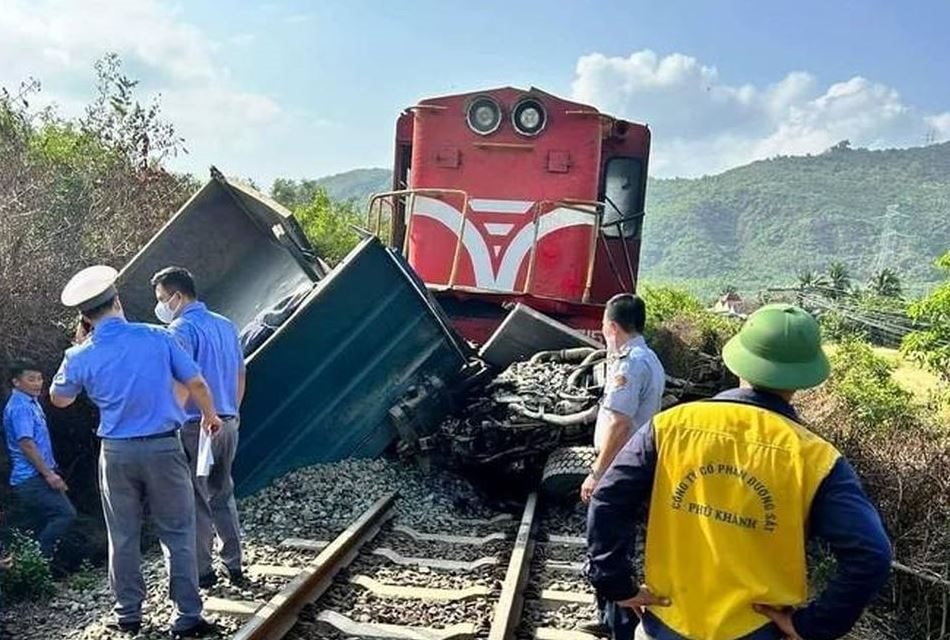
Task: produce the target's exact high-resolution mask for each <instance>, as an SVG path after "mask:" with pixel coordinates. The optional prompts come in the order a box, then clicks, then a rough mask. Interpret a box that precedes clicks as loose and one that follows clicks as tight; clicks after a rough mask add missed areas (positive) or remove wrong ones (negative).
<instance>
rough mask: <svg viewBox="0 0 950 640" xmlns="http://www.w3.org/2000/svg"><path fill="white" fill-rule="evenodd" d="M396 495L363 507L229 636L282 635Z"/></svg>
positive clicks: (374, 529) (273, 638) (373, 529)
mask: <svg viewBox="0 0 950 640" xmlns="http://www.w3.org/2000/svg"><path fill="white" fill-rule="evenodd" d="M396 496H397V494H396V493H391V494H389V495H387V496H385V497H383V498H380V499H379V500H378V501H377V502H376V503H375V504H373V506H371V507H370V508H369V509H367V510H366V512H365V513H363V515H361V516H360V517H359V518H358V519H357V520H356V521H354V522H353V524H351V525H350V526H349V527H347V528H346V530H345V531H344V532H343V533H341V534H340V535H339V536H337V537H336V538H335V539H334V540H333V541H332V542H331V543H330V544H329V545H328V546H327V547H326V549H324V550H323V551H322V552H321V553H320V555H318V556H317V557H316V558H315V559H314V560H313V561H312V562H311V563H310V564H308V565H307V566H306V567H304V569H303V570H301V572H300V573H299V574H297V577H295V578H294V579H293V580H291V582H290V583H289V584H288V585H287V586H285V587H284V588H283V589H281V591H280V592H279V593H278V594H277V595H275V596H274V597H273V598H271V599H270V601H269V602H268V603H267V604H266V605H264V606H263V607H261V608H260V609H259V610H258V611H257V613H255V614H254V617H253V618H251V619H250V620H248V621H247V623H246V624H245V625H244V626H243V627H241V629H239V630H238V631H237V633H235V634H234V635H233V636H231V638H232V640H280V639H281V638H283V637H284V636H285V635H286V634H287V632H288V631H289V630H290V629H291V628H292V627H293V626H294V624H296V622H297V617H298V616H299V614H300V611H301V610H302V609H303V608H304V607H305V606H306V605H308V604H310V603H312V602H314V601H316V600H317V599H318V598H319V597H320V596H322V595H323V594H324V592H326V590H327V589H328V588H329V586H330V584H331V583H332V582H333V578H334V576H335V575H336V574H337V572H339V571H340V569H342V568H343V567H345V566H346V565H348V564H349V563H350V562H352V561H353V558H355V557H356V554H357V553H358V552H359V550H360V547H362V546H363V545H364V544H366V543H367V542H369V541H370V540H371V539H372V538H373V537H374V536H375V535H376V534H377V533H378V532H379V529H380V527H381V526H382V525H383V523H384V522H386V520H388V519H389V518H391V517H392V515H393V505H394V504H395V502H396Z"/></svg>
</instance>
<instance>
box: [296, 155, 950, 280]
mask: <svg viewBox="0 0 950 640" xmlns="http://www.w3.org/2000/svg"><path fill="white" fill-rule="evenodd" d="M656 144H657V146H659V145H661V144H662V141H661V140H658V141H657V142H656ZM314 182H319V186H323V187H324V188H326V189H327V192H328V193H329V195H330V196H331V197H332V198H335V199H336V198H344V199H346V198H355V199H357V200H358V201H360V202H362V201H364V200H365V199H366V198H367V197H368V195H369V194H370V193H372V192H374V191H380V190H385V189H388V185H389V173H388V172H387V171H386V170H384V169H372V170H368V169H359V170H356V171H351V172H348V173H343V174H339V175H336V176H331V177H328V178H323V179H321V180H319V181H314ZM948 247H950V143H945V144H940V145H933V146H929V147H920V148H914V149H899V150H887V151H869V150H866V149H851V148H850V147H849V146H848V145H847V144H846V143H842V144H839V145H837V146H836V147H834V148H833V149H830V150H829V151H827V152H825V153H823V154H820V155H817V156H806V157H781V158H775V159H772V160H764V161H761V162H755V163H752V164H750V165H746V166H743V167H739V168H737V169H733V170H730V171H727V172H725V173H722V174H719V175H715V176H707V177H704V178H698V179H689V180H686V179H675V180H651V181H650V184H649V187H648V191H647V216H646V222H645V226H644V243H643V254H642V261H641V266H642V269H643V273H644V276H645V277H646V279H648V280H650V281H660V282H680V283H684V282H685V283H691V284H694V285H699V286H701V287H702V288H703V289H705V290H707V291H708V290H711V289H717V290H718V289H720V288H721V287H723V286H725V285H733V286H736V287H738V288H739V289H741V290H747V291H748V290H757V289H759V288H762V287H766V286H772V285H776V284H788V285H793V284H795V281H796V279H797V277H798V275H799V274H800V273H802V272H804V271H808V270H823V269H825V268H826V267H827V265H828V264H829V263H831V262H833V261H841V262H843V263H844V264H845V265H847V267H848V268H849V269H850V271H851V274H852V277H853V278H854V280H855V281H857V282H865V281H867V280H868V279H869V278H871V276H872V275H873V274H875V273H879V272H880V271H881V270H882V269H892V270H893V271H895V272H896V273H898V274H899V275H900V277H901V279H902V281H903V283H904V285H905V287H906V288H907V289H908V291H909V292H914V291H917V290H919V289H921V288H923V287H925V286H926V285H927V283H931V282H934V281H936V280H938V279H939V274H938V272H937V271H936V270H935V269H934V268H933V267H932V262H933V260H934V259H935V258H936V257H937V256H939V255H941V254H942V253H943V252H944V251H945V250H946V249H947V248H948ZM694 288H699V287H694Z"/></svg>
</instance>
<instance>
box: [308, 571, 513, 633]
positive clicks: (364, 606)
mask: <svg viewBox="0 0 950 640" xmlns="http://www.w3.org/2000/svg"><path fill="white" fill-rule="evenodd" d="M495 600H496V599H495V598H474V599H472V600H468V601H464V602H451V603H445V602H428V601H423V600H409V599H395V598H379V597H377V596H375V595H373V594H372V593H371V592H369V591H367V590H366V589H363V588H361V587H357V586H354V585H350V584H346V583H339V582H338V583H335V584H334V585H333V586H332V587H330V589H329V591H327V593H326V595H324V597H323V598H321V599H320V602H319V603H317V604H316V605H315V608H316V609H317V610H318V611H319V610H323V609H331V610H333V611H336V612H337V613H341V614H343V615H345V616H347V617H349V618H351V619H352V620H355V621H357V622H375V623H380V624H398V625H408V626H417V627H446V626H449V625H452V624H458V623H460V622H470V623H473V624H475V625H477V626H478V627H479V628H484V629H487V628H488V627H489V625H490V623H491V616H492V611H493V610H494V607H495Z"/></svg>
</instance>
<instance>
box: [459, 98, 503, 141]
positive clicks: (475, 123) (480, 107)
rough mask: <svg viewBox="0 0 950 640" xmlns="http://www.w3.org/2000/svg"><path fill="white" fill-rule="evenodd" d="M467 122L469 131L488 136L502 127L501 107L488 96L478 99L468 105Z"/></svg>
mask: <svg viewBox="0 0 950 640" xmlns="http://www.w3.org/2000/svg"><path fill="white" fill-rule="evenodd" d="M465 120H466V122H468V127H469V129H471V130H472V131H474V132H475V133H477V134H480V135H483V136H487V135H488V134H490V133H494V132H495V131H497V130H498V127H500V126H501V107H499V106H498V103H497V102H495V101H494V100H493V99H491V98H489V97H487V96H482V97H480V98H476V99H474V100H472V102H471V103H470V104H469V105H468V112H467V113H466V115H465Z"/></svg>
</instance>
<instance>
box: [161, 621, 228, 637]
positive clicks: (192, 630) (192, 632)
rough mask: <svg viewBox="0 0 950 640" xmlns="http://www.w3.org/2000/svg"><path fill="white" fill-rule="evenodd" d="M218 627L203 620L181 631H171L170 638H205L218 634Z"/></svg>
mask: <svg viewBox="0 0 950 640" xmlns="http://www.w3.org/2000/svg"><path fill="white" fill-rule="evenodd" d="M218 631H219V629H218V625H216V624H214V623H213V622H208V621H207V620H205V619H204V618H202V619H201V620H199V621H198V623H197V624H195V625H194V626H193V627H188V628H187V629H182V630H181V631H174V630H173V631H172V637H173V638H176V640H177V639H178V638H205V637H207V636H210V635H214V634H216V633H218Z"/></svg>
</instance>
